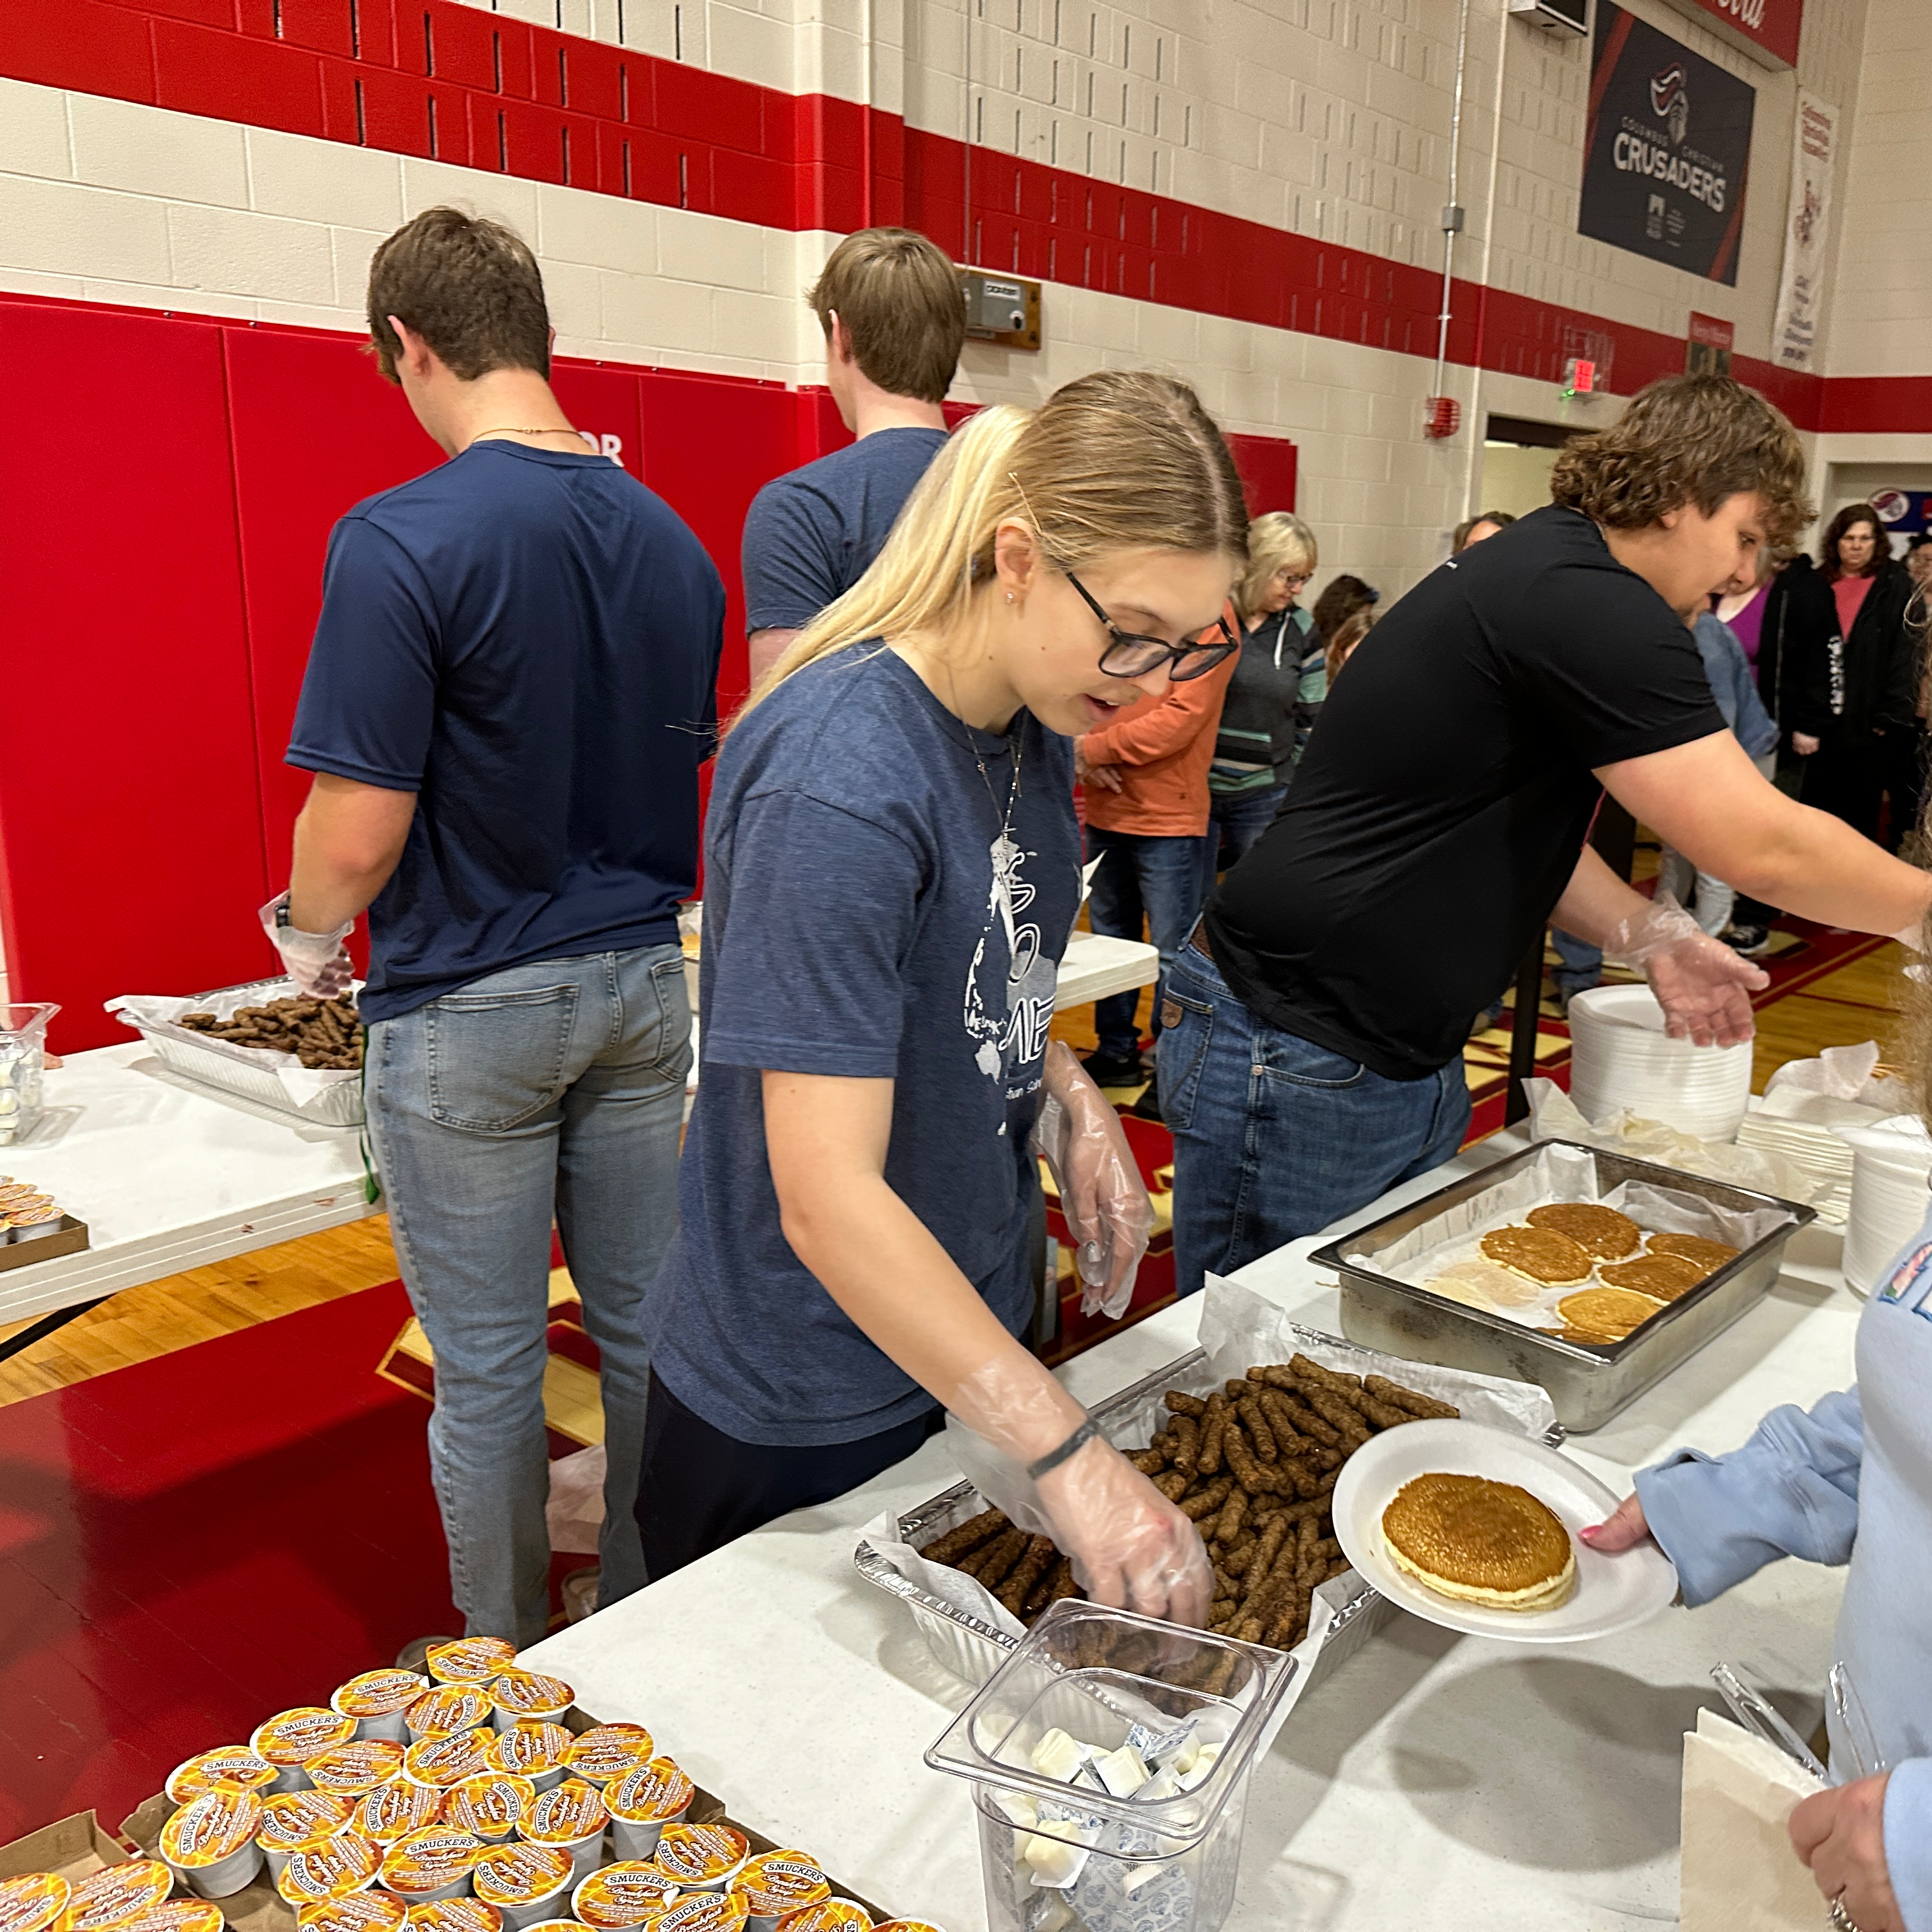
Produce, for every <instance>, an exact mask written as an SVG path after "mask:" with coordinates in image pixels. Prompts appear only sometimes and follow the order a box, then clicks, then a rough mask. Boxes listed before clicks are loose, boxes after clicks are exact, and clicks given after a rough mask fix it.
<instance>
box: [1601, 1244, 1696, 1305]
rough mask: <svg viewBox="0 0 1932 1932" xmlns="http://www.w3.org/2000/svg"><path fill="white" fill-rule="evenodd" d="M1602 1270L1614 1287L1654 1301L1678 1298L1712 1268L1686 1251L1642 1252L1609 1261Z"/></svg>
mask: <svg viewBox="0 0 1932 1932" xmlns="http://www.w3.org/2000/svg"><path fill="white" fill-rule="evenodd" d="M1597 1272H1598V1274H1599V1275H1601V1277H1603V1279H1604V1280H1605V1281H1607V1283H1609V1284H1610V1286H1611V1287H1613V1288H1628V1289H1632V1290H1634V1292H1636V1293H1637V1294H1639V1295H1649V1297H1650V1298H1651V1299H1652V1301H1676V1299H1677V1298H1678V1297H1679V1295H1682V1294H1684V1293H1685V1292H1686V1291H1687V1290H1688V1289H1694V1288H1695V1287H1696V1286H1697V1284H1698V1283H1700V1281H1702V1280H1703V1279H1704V1277H1706V1275H1707V1274H1709V1273H1710V1272H1711V1271H1710V1270H1709V1268H1706V1267H1705V1266H1704V1265H1703V1263H1702V1262H1693V1261H1686V1260H1685V1258H1684V1257H1683V1256H1682V1255H1639V1256H1637V1259H1636V1260H1635V1261H1634V1262H1604V1265H1603V1266H1602V1267H1601V1268H1599V1269H1598V1271H1597Z"/></svg>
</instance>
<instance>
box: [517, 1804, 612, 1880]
mask: <svg viewBox="0 0 1932 1932" xmlns="http://www.w3.org/2000/svg"><path fill="white" fill-rule="evenodd" d="M608 1823H610V1811H609V1809H608V1808H607V1806H606V1805H605V1804H604V1794H603V1793H602V1792H601V1791H599V1790H598V1788H597V1787H596V1786H595V1785H594V1784H584V1783H583V1781H581V1780H580V1779H578V1778H566V1779H565V1781H564V1782H563V1783H562V1784H559V1786H558V1787H556V1790H553V1791H546V1792H544V1793H541V1794H540V1795H539V1796H538V1798H537V1799H536V1802H535V1803H534V1804H532V1805H531V1807H530V1808H529V1810H528V1811H526V1812H525V1813H524V1814H523V1819H522V1821H521V1822H520V1823H519V1824H518V1826H517V1836H518V1837H520V1838H522V1839H523V1841H524V1843H526V1844H531V1845H550V1846H554V1847H556V1849H558V1850H559V1851H562V1852H568V1853H569V1854H570V1858H571V1864H572V1865H573V1866H574V1867H575V1870H576V1874H577V1876H576V1878H573V1879H571V1884H572V1885H574V1884H575V1883H576V1882H577V1879H580V1878H582V1877H583V1876H586V1874H587V1873H590V1872H592V1871H594V1870H595V1869H596V1868H597V1867H598V1865H599V1864H601V1863H602V1862H603V1850H604V1826H606V1825H607V1824H608Z"/></svg>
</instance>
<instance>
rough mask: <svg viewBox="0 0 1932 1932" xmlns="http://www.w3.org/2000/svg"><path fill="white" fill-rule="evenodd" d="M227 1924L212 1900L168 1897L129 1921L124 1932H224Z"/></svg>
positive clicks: (122, 1930)
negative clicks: (223, 1929)
mask: <svg viewBox="0 0 1932 1932" xmlns="http://www.w3.org/2000/svg"><path fill="white" fill-rule="evenodd" d="M227 1922H228V1921H226V1919H225V1918H223V1916H222V1914H221V1908H220V1906H218V1905H217V1904H216V1903H215V1902H214V1900H213V1899H211V1898H164V1899H163V1900H160V1903H158V1904H155V1905H151V1906H148V1909H147V1910H146V1911H145V1912H142V1914H141V1915H140V1916H139V1918H130V1919H129V1920H128V1921H127V1922H126V1924H124V1925H123V1926H122V1927H121V1932H222V1928H223V1927H224V1926H225V1925H226V1924H227Z"/></svg>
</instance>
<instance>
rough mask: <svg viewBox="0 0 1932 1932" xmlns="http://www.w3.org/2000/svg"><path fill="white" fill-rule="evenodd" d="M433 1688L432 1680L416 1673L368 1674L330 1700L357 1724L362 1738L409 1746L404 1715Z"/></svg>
mask: <svg viewBox="0 0 1932 1932" xmlns="http://www.w3.org/2000/svg"><path fill="white" fill-rule="evenodd" d="M428 1688H429V1679H428V1678H427V1677H424V1676H419V1674H418V1673H416V1672H415V1671H413V1670H365V1671H364V1672H363V1673H362V1675H361V1676H359V1677H352V1678H350V1680H349V1682H347V1684H345V1685H343V1687H342V1688H341V1690H339V1691H337V1692H336V1694H335V1696H334V1697H332V1698H330V1699H329V1709H331V1710H332V1711H339V1712H341V1714H342V1715H343V1716H344V1717H345V1718H354V1719H355V1720H356V1736H358V1737H359V1738H388V1739H392V1741H393V1742H395V1743H397V1744H399V1745H406V1744H407V1743H408V1742H409V1741H410V1734H409V1733H408V1731H407V1730H405V1729H404V1725H403V1712H404V1710H406V1709H407V1708H408V1706H410V1705H411V1704H413V1703H415V1702H416V1700H417V1699H418V1698H419V1697H421V1696H422V1694H423V1693H424V1692H425V1691H427V1690H428Z"/></svg>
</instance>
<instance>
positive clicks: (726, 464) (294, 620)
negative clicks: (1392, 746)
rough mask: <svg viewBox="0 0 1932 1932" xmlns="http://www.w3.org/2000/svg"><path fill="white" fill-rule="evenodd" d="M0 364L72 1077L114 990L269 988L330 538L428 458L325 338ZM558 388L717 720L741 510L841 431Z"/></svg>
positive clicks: (678, 387)
mask: <svg viewBox="0 0 1932 1932" xmlns="http://www.w3.org/2000/svg"><path fill="white" fill-rule="evenodd" d="M0 353H5V356H6V359H7V367H9V368H16V369H23V370H31V371H32V372H33V379H34V387H35V389H36V390H37V392H40V393H42V394H45V395H58V396H59V397H60V398H61V399H62V400H61V405H60V413H61V420H62V431H63V434H62V435H61V437H58V439H56V440H54V441H53V442H52V443H49V444H47V445H46V446H45V447H44V448H43V451H42V453H41V455H39V456H37V458H36V460H35V464H34V483H33V487H34V496H33V497H32V498H31V499H26V498H25V497H24V496H23V499H22V500H21V501H20V503H19V505H18V506H17V511H16V514H13V515H12V516H10V517H7V518H5V519H4V520H0V583H5V585H6V586H7V591H8V592H9V593H10V594H9V600H8V604H7V634H8V637H9V641H10V643H11V645H12V646H13V649H11V651H10V653H9V655H10V658H11V660H12V661H11V663H10V667H9V668H10V676H9V679H8V681H7V686H6V691H7V699H8V702H7V704H6V706H5V721H6V724H7V727H8V728H7V730H6V732H5V736H4V737H0V939H4V943H5V951H6V959H7V967H8V969H9V974H10V984H11V988H12V997H13V998H15V999H17V1000H20V999H36V1000H55V1001H59V1002H60V1003H61V1004H62V1006H63V1007H64V1008H65V1011H64V1012H63V1013H62V1016H61V1017H60V1019H58V1021H56V1022H55V1027H54V1032H53V1041H52V1043H53V1045H54V1046H55V1049H56V1050H58V1051H61V1052H70V1053H71V1052H79V1051H80V1050H81V1049H83V1048H86V1047H92V1046H107V1045H110V1044H112V1043H115V1042H116V1041H121V1040H126V1039H127V1037H128V1035H127V1032H126V1031H125V1030H124V1028H121V1026H120V1025H118V1023H117V1022H114V1021H113V1020H110V1019H108V1018H107V1016H106V1015H105V1014H104V1013H103V1012H102V1011H101V1002H102V1001H104V1000H105V999H107V998H111V997H112V996H113V995H115V994H116V993H123V992H139V993H193V992H202V991H204V990H206V989H209V988H212V987H215V986H226V985H229V984H232V983H235V982H236V981H239V980H250V979H254V978H257V977H260V976H261V975H262V974H265V973H267V972H269V971H272V970H273V969H274V967H275V955H274V953H273V952H272V950H271V949H270V947H269V944H268V942H267V941H266V940H265V939H264V938H263V936H262V935H261V932H260V929H259V928H258V927H257V924H256V922H255V909H256V907H258V906H259V905H260V904H261V903H262V901H263V900H264V899H266V898H267V897H268V895H269V893H270V892H272V890H274V889H276V888H277V887H278V886H280V885H281V883H283V882H284V880H286V878H287V873H288V859H289V840H290V832H291V829H292V828H293V824H294V821H295V817H296V813H297V812H298V811H299V810H300V809H301V806H302V800H303V799H304V798H305V796H307V795H308V782H309V781H308V775H307V774H306V773H304V772H296V771H293V770H291V769H290V768H289V767H288V766H285V765H284V763H282V753H283V751H284V748H286V747H287V743H288V737H289V727H290V724H291V722H292V721H293V718H294V715H295V708H296V699H297V697H298V696H299V693H300V691H301V688H302V671H303V668H304V667H305V664H307V662H308V649H309V641H310V638H311V635H312V634H313V632H314V627H315V619H316V613H317V610H318V608H319V607H320V602H321V594H322V567H323V555H324V552H325V550H326V546H327V543H328V538H329V529H330V528H331V526H332V525H333V524H334V523H335V520H336V518H337V517H339V516H341V514H342V513H343V512H344V511H345V510H347V508H349V507H350V505H352V504H353V503H355V502H357V501H359V499H361V498H362V497H364V496H368V495H370V494H371V493H374V491H376V490H384V489H388V488H390V487H392V486H393V485H395V484H398V483H402V482H405V481H407V480H408V479H409V478H410V477H412V476H416V475H420V474H421V473H422V472H423V471H424V470H425V469H428V468H430V467H431V466H432V465H433V464H434V463H436V462H437V461H439V460H440V457H439V455H438V453H437V449H436V447H435V446H434V444H433V443H431V442H430V441H429V440H428V438H427V437H425V435H424V434H423V433H422V431H421V430H420V429H419V428H418V427H417V425H416V422H415V419H414V418H413V416H411V415H410V410H409V406H408V404H407V403H406V402H405V401H404V398H403V397H402V395H401V392H399V391H398V390H396V389H394V388H392V387H391V386H389V385H388V384H386V383H383V381H382V380H381V379H380V377H378V376H377V374H376V372H375V368H374V365H373V363H372V362H371V360H370V359H369V358H368V356H366V355H365V354H364V353H362V349H361V347H360V345H359V343H358V342H357V341H356V340H354V339H353V338H350V337H347V336H343V335H333V334H329V333H326V332H321V331H317V330H311V329H284V328H277V327H264V326H257V325H254V324H252V323H231V322H223V321H219V320H211V319H206V318H202V317H178V316H161V315H153V314H141V313H136V312H134V311H128V310H124V309H116V308H104V307H101V306H98V305H90V304H86V303H71V302H53V301H43V300H39V299H34V298H30V297H24V296H0ZM553 377H554V381H555V386H556V392H557V395H558V398H559V401H561V402H562V405H563V407H564V408H565V410H566V411H567V412H568V414H569V416H570V417H571V421H572V422H574V423H576V424H577V426H578V427H579V428H581V429H584V430H586V431H590V432H591V433H592V434H595V435H597V436H598V437H601V438H613V437H614V438H615V439H616V446H617V452H618V454H619V456H620V458H621V460H622V462H623V463H624V466H625V468H627V469H629V470H630V471H631V473H632V474H633V475H637V476H640V477H641V478H642V479H643V481H645V482H646V483H647V484H649V485H650V487H652V489H653V490H656V491H657V492H658V494H659V495H661V496H663V497H664V499H665V500H666V501H667V502H669V503H670V505H672V506H673V508H675V509H676V510H677V511H678V512H679V514H681V515H682V517H684V518H685V520H686V521H687V522H688V523H689V524H690V525H691V528H692V529H694V531H695V532H697V535H698V537H699V538H700V541H702V542H703V544H705V546H706V548H707V549H708V550H709V551H710V553H711V555H712V558H713V559H714V560H715V562H716V563H717V565H718V572H719V574H720V575H721V577H723V578H724V586H725V590H726V593H727V614H726V619H725V635H724V664H723V667H722V670H721V673H720V675H719V679H718V698H719V705H720V709H721V712H725V713H727V714H728V712H729V711H730V709H731V707H732V706H733V705H734V704H735V703H736V702H737V700H739V697H742V694H743V693H744V690H745V682H746V662H745V637H744V600H743V598H742V594H741V591H740V588H739V571H738V548H739V535H740V532H741V531H742V526H743V523H744V518H745V510H746V508H748V505H749V504H750V502H751V497H752V496H753V495H754V493H755V492H756V491H757V489H758V488H759V487H760V485H761V484H763V483H764V482H765V481H766V480H767V479H768V478H770V477H772V476H775V475H778V474H779V473H780V472H782V471H784V470H785V469H790V468H791V467H792V466H793V465H794V464H796V463H800V462H804V461H807V460H810V459H811V458H813V457H814V456H817V455H823V453H824V452H826V451H827V450H829V449H834V448H836V447H838V446H839V445H840V444H841V443H844V441H846V440H848V439H847V437H846V434H845V432H844V429H843V428H842V427H841V425H840V424H839V422H838V416H837V413H836V411H835V410H833V409H832V407H830V404H829V399H828V398H825V397H824V396H823V395H819V394H817V393H816V392H810V391H807V392H793V391H790V390H787V389H784V388H783V387H781V386H779V385H778V384H776V383H756V382H748V381H745V380H736V379H733V378H730V377H718V376H702V375H695V374H688V373H685V372H682V371H673V370H663V369H634V368H625V367H622V366H620V365H613V364H609V363H590V362H559V364H558V365H557V366H556V369H555V371H553ZM1233 441H1234V443H1235V446H1236V460H1237V461H1238V463H1240V464H1241V469H1242V473H1243V475H1244V478H1245V479H1246V480H1247V483H1248V485H1249V490H1250V496H1251V497H1253V499H1254V501H1255V503H1256V505H1257V507H1259V506H1261V505H1263V504H1264V503H1265V506H1266V507H1268V508H1282V507H1285V506H1287V505H1292V502H1293V490H1294V475H1295V469H1294V450H1293V448H1292V446H1291V445H1289V444H1287V443H1280V442H1277V441H1274V440H1271V439H1270V438H1268V437H1238V438H1235V439H1233ZM605 447H607V448H608V447H609V444H608V443H606V445H605ZM1283 490H1286V496H1285V497H1284V496H1283Z"/></svg>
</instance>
